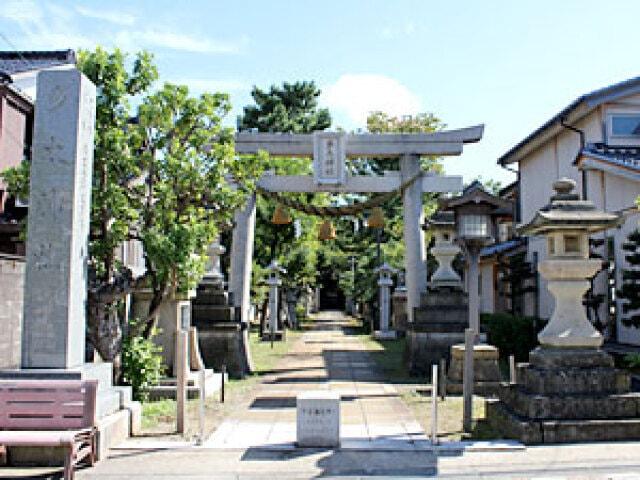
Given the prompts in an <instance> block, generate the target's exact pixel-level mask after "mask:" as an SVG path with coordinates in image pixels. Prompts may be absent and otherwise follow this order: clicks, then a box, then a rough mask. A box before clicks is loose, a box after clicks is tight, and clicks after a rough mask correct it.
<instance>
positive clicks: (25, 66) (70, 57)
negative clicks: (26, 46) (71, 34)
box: [0, 50, 76, 75]
mask: <svg viewBox="0 0 640 480" xmlns="http://www.w3.org/2000/svg"><path fill="white" fill-rule="evenodd" d="M75 63H76V54H75V52H74V51H73V50H49V51H24V52H20V51H0V72H3V73H6V74H8V75H15V74H16V73H23V72H30V71H33V70H42V69H45V68H51V67H58V66H60V65H75Z"/></svg>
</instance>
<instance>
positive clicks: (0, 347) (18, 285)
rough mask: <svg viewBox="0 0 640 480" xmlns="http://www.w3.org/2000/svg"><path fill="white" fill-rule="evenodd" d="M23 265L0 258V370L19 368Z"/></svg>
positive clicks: (11, 259) (12, 258) (20, 262)
mask: <svg viewBox="0 0 640 480" xmlns="http://www.w3.org/2000/svg"><path fill="white" fill-rule="evenodd" d="M24 272H25V263H24V259H22V258H21V257H0V369H3V368H18V367H19V366H20V338H21V332H22V301H23V289H24Z"/></svg>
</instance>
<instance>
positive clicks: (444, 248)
mask: <svg viewBox="0 0 640 480" xmlns="http://www.w3.org/2000/svg"><path fill="white" fill-rule="evenodd" d="M425 228H427V229H429V230H431V232H432V233H433V236H434V238H435V242H434V245H433V247H431V254H432V255H433V256H434V257H435V259H436V261H437V262H438V268H437V269H436V271H435V272H434V273H433V275H432V276H431V282H430V284H429V287H430V288H439V287H453V288H460V287H461V286H462V280H461V279H460V276H459V275H458V274H457V273H456V271H455V270H454V269H453V267H452V266H451V263H452V262H453V260H454V259H455V258H456V255H458V254H459V253H460V247H459V246H458V245H456V244H455V243H454V240H455V237H456V222H455V216H454V213H453V212H443V211H439V212H436V213H435V214H434V215H433V216H432V217H431V218H430V219H429V221H428V222H427V223H426V224H425Z"/></svg>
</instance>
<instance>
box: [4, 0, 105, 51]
mask: <svg viewBox="0 0 640 480" xmlns="http://www.w3.org/2000/svg"><path fill="white" fill-rule="evenodd" d="M0 18H2V19H6V20H9V21H12V22H14V23H15V24H16V25H17V26H18V27H19V29H20V30H21V31H22V36H17V37H16V36H14V37H13V38H12V39H11V40H12V41H14V42H15V44H16V45H15V46H14V45H13V44H12V45H11V48H17V49H25V50H38V49H46V50H55V49H65V48H83V47H85V48H86V47H92V46H94V45H95V44H96V40H95V39H92V38H90V37H88V36H86V35H82V34H80V33H79V32H78V31H77V29H76V28H75V25H74V22H73V13H72V12H70V11H68V10H67V9H64V8H61V7H58V6H55V5H45V9H43V8H42V7H41V6H39V5H38V4H37V3H35V2H33V1H29V0H27V1H21V0H9V1H4V2H2V3H1V4H0ZM12 43H13V42H12Z"/></svg>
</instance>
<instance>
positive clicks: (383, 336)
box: [373, 330, 398, 340]
mask: <svg viewBox="0 0 640 480" xmlns="http://www.w3.org/2000/svg"><path fill="white" fill-rule="evenodd" d="M373 338H375V339H376V340H395V339H396V338H398V333H397V332H396V331H395V330H376V331H375V332H373Z"/></svg>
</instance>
